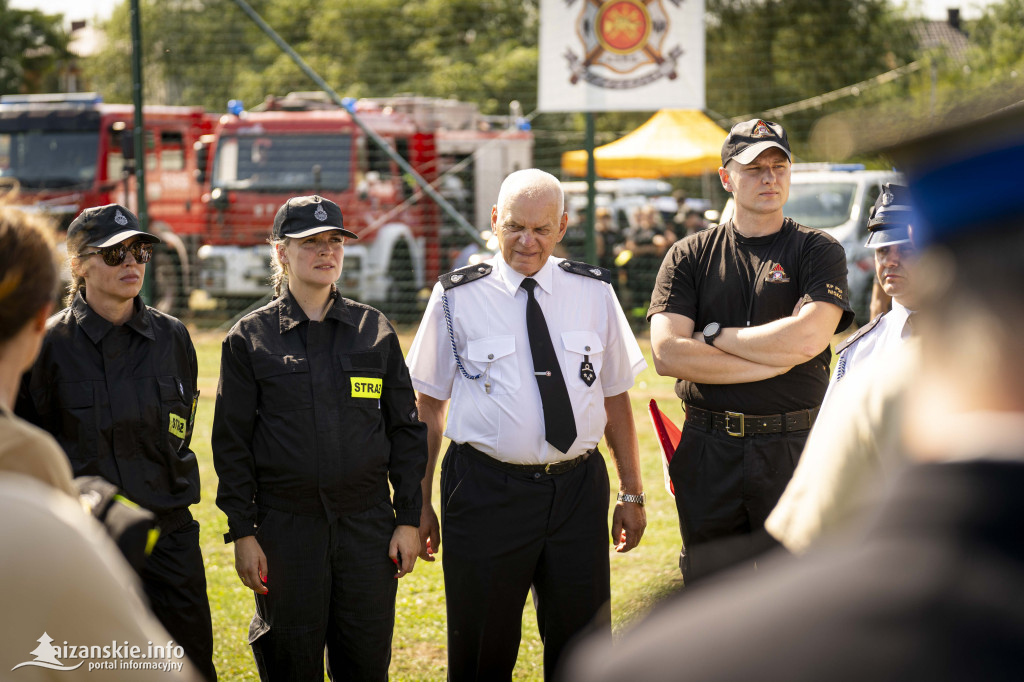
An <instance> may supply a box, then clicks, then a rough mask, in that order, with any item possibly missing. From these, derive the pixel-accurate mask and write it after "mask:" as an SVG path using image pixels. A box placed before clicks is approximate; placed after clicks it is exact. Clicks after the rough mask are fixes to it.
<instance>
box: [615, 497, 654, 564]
mask: <svg viewBox="0 0 1024 682" xmlns="http://www.w3.org/2000/svg"><path fill="white" fill-rule="evenodd" d="M645 528H647V512H646V511H645V510H644V508H643V507H641V506H640V505H639V504H637V503H635V502H617V503H616V504H615V511H614V512H613V513H612V542H615V543H616V545H615V551H616V552H628V551H629V550H631V549H633V548H634V547H636V546H637V545H639V544H640V538H642V537H643V536H644V529H645Z"/></svg>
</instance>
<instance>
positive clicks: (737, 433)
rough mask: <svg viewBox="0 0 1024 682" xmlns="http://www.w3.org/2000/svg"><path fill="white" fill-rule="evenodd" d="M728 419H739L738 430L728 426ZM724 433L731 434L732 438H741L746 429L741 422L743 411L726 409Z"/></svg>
mask: <svg viewBox="0 0 1024 682" xmlns="http://www.w3.org/2000/svg"><path fill="white" fill-rule="evenodd" d="M730 419H739V420H740V430H739V431H733V430H732V429H730V428H729V420H730ZM725 433H726V435H729V436H732V437H733V438H743V436H745V435H746V429H745V428H744V424H743V413H742V412H728V411H726V413H725Z"/></svg>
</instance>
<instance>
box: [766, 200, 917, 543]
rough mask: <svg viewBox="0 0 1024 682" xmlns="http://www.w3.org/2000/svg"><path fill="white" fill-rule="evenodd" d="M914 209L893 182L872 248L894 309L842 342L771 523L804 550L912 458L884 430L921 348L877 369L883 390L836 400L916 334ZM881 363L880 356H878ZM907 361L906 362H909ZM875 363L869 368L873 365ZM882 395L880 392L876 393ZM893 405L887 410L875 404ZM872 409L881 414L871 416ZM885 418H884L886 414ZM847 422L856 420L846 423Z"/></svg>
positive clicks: (874, 226) (876, 215)
mask: <svg viewBox="0 0 1024 682" xmlns="http://www.w3.org/2000/svg"><path fill="white" fill-rule="evenodd" d="M912 215H913V209H912V207H911V204H910V195H909V192H908V190H907V188H906V187H904V186H903V185H896V184H886V185H885V186H884V187H883V188H882V192H881V193H880V194H879V196H878V200H877V201H876V202H875V205H874V207H872V209H871V217H870V219H869V220H868V230H869V234H868V240H867V246H868V247H869V248H872V249H874V251H875V274H876V275H877V278H878V281H879V282H881V283H882V286H883V288H884V290H885V292H886V294H887V295H889V296H891V297H892V301H893V304H892V305H893V308H892V311H891V312H888V313H885V314H883V315H880V316H879V317H876V318H875V319H874V320H872V321H871V322H870V323H869V324H866V325H864V326H863V327H861V328H860V329H859V330H857V332H856V333H855V334H853V335H851V336H850V337H849V338H847V339H846V340H845V341H843V342H842V343H841V344H839V346H838V347H837V348H836V354H837V355H838V356H839V359H838V361H837V363H836V369H835V371H834V372H833V373H832V380H831V381H830V382H829V388H828V391H827V392H826V393H825V398H824V400H823V401H822V405H821V413H820V414H819V416H818V423H817V424H816V425H815V427H814V428H813V429H812V430H811V434H810V437H809V438H808V439H807V445H806V446H805V447H804V451H803V454H802V455H801V457H800V464H799V465H798V466H797V468H796V472H795V473H794V474H793V479H792V480H791V481H790V482H789V485H788V486H787V487H786V490H785V492H784V493H783V494H782V497H781V498H780V499H779V504H778V505H776V507H775V509H774V510H773V511H772V513H771V515H769V517H768V520H767V521H766V522H765V528H766V529H767V530H768V532H769V533H771V535H772V536H773V537H775V538H776V539H777V540H778V541H779V542H781V543H782V544H783V545H785V547H786V548H788V549H789V550H791V551H794V552H801V551H806V549H807V548H808V547H809V546H810V545H811V544H812V543H813V542H815V541H816V540H817V539H818V538H819V537H821V536H823V535H826V534H829V533H832V532H835V531H836V530H838V529H841V528H843V527H845V526H846V525H848V524H849V523H850V522H851V521H852V520H853V518H854V517H855V516H856V512H857V511H858V510H859V509H861V508H863V507H865V506H867V503H866V499H867V498H870V497H871V492H872V491H871V488H872V486H873V484H877V482H878V478H877V477H878V476H879V475H881V474H882V473H883V472H884V473H886V474H888V475H892V474H893V472H895V471H897V470H898V469H899V468H900V467H901V466H902V463H903V461H904V458H903V457H902V456H900V455H899V454H898V452H896V451H894V449H893V448H892V447H890V443H889V442H888V441H890V440H892V439H889V438H887V437H883V436H881V435H880V434H883V433H887V432H889V431H890V430H891V426H890V425H891V424H892V419H893V418H894V417H895V415H897V414H898V412H899V410H898V408H897V407H896V406H895V404H894V401H893V400H891V399H890V398H889V395H890V392H889V390H888V389H889V387H891V386H896V387H900V386H901V384H900V383H899V382H898V381H896V377H901V376H906V374H907V372H906V367H910V366H915V365H916V363H915V362H914V361H913V351H910V354H909V355H906V356H901V357H900V359H898V360H890V361H886V362H884V364H883V366H884V367H885V368H886V369H885V370H884V371H885V372H887V373H888V375H889V376H888V377H887V378H883V377H881V376H878V375H877V373H876V374H875V375H874V379H875V382H876V383H877V384H878V385H877V386H876V387H875V389H874V390H873V391H872V390H870V389H869V390H868V395H864V394H863V391H862V392H861V393H859V394H856V397H854V395H851V394H845V395H843V396H842V397H841V398H836V397H835V396H837V394H838V387H839V386H840V385H841V384H842V383H843V382H849V381H850V379H851V378H852V377H854V376H856V375H857V374H859V373H860V372H862V371H871V369H870V365H872V364H875V365H877V364H879V363H883V360H884V358H885V356H891V355H893V354H894V353H896V352H897V351H899V350H900V349H901V348H902V347H903V346H904V345H906V344H907V343H909V342H910V340H911V339H912V338H913V324H912V319H913V317H914V316H915V315H916V310H917V308H918V306H919V305H920V296H921V293H920V291H919V289H920V286H919V282H918V281H917V261H918V257H917V250H916V249H915V248H914V245H913V243H912V241H911V234H910V233H911V230H912V224H911V223H912ZM872 361H874V362H872ZM904 366H906V367H904ZM865 368H868V369H865ZM876 393H877V394H881V395H880V396H877V397H876V396H875V395H874V394H876ZM880 404H885V405H886V407H885V409H878V408H876V407H875V406H877V405H880ZM867 415H874V416H878V417H880V419H879V420H878V421H876V422H870V421H869V422H867V424H864V419H865V417H866V416H867ZM882 417H884V418H882ZM844 422H849V424H846V423H844Z"/></svg>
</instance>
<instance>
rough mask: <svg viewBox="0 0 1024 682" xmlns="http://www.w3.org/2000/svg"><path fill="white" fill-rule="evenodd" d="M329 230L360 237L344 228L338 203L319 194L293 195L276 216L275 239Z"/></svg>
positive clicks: (304, 235)
mask: <svg viewBox="0 0 1024 682" xmlns="http://www.w3.org/2000/svg"><path fill="white" fill-rule="evenodd" d="M329 230H338V231H340V232H341V233H342V234H343V235H345V236H346V237H351V238H352V239H359V237H358V236H356V233H355V232H352V231H351V230H346V229H345V228H344V223H343V222H342V219H341V209H340V208H339V207H338V205H337V204H336V203H334V202H333V201H331V200H330V199H324V198H323V197H322V196H320V195H318V194H314V195H312V196H308V197H292V198H291V199H289V200H288V201H286V202H284V205H283V206H281V208H279V209H278V210H277V215H276V216H274V231H273V236H274V239H284V238H285V237H292V238H302V237H309V236H312V235H314V234H319V233H321V232H327V231H329Z"/></svg>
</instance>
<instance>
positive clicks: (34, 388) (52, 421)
mask: <svg viewBox="0 0 1024 682" xmlns="http://www.w3.org/2000/svg"><path fill="white" fill-rule="evenodd" d="M159 241H160V240H159V239H158V238H157V237H156V236H155V235H152V234H149V233H148V232H143V231H142V230H141V229H140V228H139V222H138V219H137V218H136V217H135V215H134V214H132V212H131V211H129V210H128V209H126V208H124V207H123V206H119V205H117V204H109V205H107V206H99V207H95V208H88V209H86V210H84V211H82V213H81V214H79V216H78V217H77V218H75V220H74V221H73V222H72V223H71V225H70V226H69V227H68V232H67V249H68V257H69V260H70V266H71V278H72V279H71V285H70V287H69V292H68V300H67V303H68V307H67V308H65V309H64V310H62V311H61V312H60V313H58V314H57V315H55V316H54V317H53V318H51V319H50V321H49V323H48V324H49V328H48V330H47V332H46V336H45V338H44V340H43V347H42V350H41V352H40V354H39V358H38V360H37V361H36V363H35V365H34V366H33V367H32V369H31V370H30V373H29V375H28V376H27V377H26V380H25V383H24V384H23V391H22V393H23V395H22V399H21V400H19V403H18V408H17V409H18V411H19V413H21V414H23V415H24V416H25V417H26V418H27V419H29V420H30V421H33V422H35V423H37V424H38V425H39V426H41V427H43V428H44V429H46V430H47V431H49V432H50V433H51V434H53V435H54V437H55V438H56V439H57V441H58V442H59V443H60V444H61V446H62V447H63V448H64V451H65V452H66V453H67V455H68V458H69V459H70V461H71V468H72V469H73V471H74V474H75V476H89V475H95V476H102V477H103V478H105V479H106V480H108V481H110V482H111V483H113V484H114V485H116V486H118V487H119V488H120V489H121V490H122V491H123V492H124V494H125V496H126V497H128V498H129V499H130V500H132V501H133V502H135V503H137V504H139V505H141V506H143V507H145V508H146V509H149V510H150V511H152V512H153V513H155V514H156V515H157V518H158V525H159V526H160V538H159V540H158V541H157V543H156V545H155V547H153V549H152V553H151V554H150V555H149V557H148V558H147V560H146V565H145V567H144V568H143V571H142V582H143V588H144V589H145V592H146V596H147V597H148V598H149V601H150V604H151V606H152V607H153V611H154V613H155V614H156V616H157V618H159V620H160V621H161V622H162V623H163V625H164V627H166V628H167V630H168V631H169V632H170V634H171V636H172V637H173V638H174V640H175V642H176V643H177V644H179V645H180V646H182V647H183V648H184V649H185V652H186V653H187V654H188V656H189V658H191V659H192V662H193V663H194V664H195V665H196V667H197V668H199V670H200V671H201V672H203V673H204V675H205V676H206V677H207V679H216V672H215V670H214V667H213V633H212V628H211V623H210V605H209V602H208V600H207V596H206V574H205V571H204V568H203V557H202V554H201V552H200V549H199V524H198V523H197V522H196V521H195V520H194V519H193V518H192V515H191V513H190V512H189V506H190V505H192V504H195V503H196V502H198V501H199V465H198V462H197V461H196V456H195V453H193V452H192V450H191V448H190V447H189V445H190V441H191V438H192V426H193V420H194V419H195V408H196V401H197V400H198V399H199V391H198V389H197V388H196V375H197V364H196V353H195V349H194V348H193V346H192V339H191V338H190V337H189V333H188V330H187V329H186V328H185V325H183V324H182V323H181V322H179V321H178V320H177V319H175V318H173V317H170V316H168V315H164V314H163V313H161V312H160V311H158V310H155V309H153V308H150V307H148V306H146V305H145V304H144V303H143V302H142V298H141V297H140V296H139V292H140V290H141V289H142V280H143V277H144V276H145V274H146V263H148V262H149V260H150V258H151V257H152V255H153V244H155V243H157V242H159Z"/></svg>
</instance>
